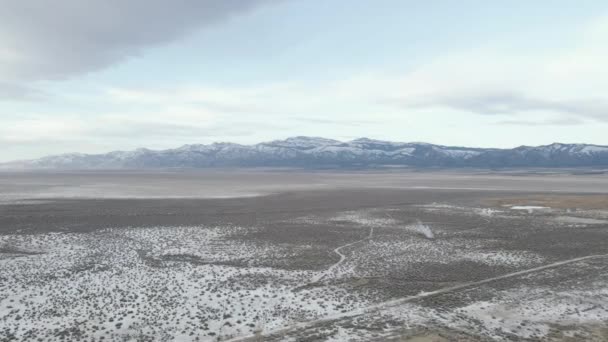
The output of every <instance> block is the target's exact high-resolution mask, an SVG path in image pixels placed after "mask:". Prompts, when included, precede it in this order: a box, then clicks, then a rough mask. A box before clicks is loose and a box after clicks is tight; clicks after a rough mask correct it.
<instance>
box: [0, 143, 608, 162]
mask: <svg viewBox="0 0 608 342" xmlns="http://www.w3.org/2000/svg"><path fill="white" fill-rule="evenodd" d="M393 165H395V166H411V167H480V168H503V167H579V166H608V146H598V145H588V144H559V143H555V144H551V145H546V146H537V147H530V146H521V147H517V148H513V149H495V148H468V147H454V146H441V145H432V144H426V143H399V142H390V141H382V140H372V139H367V138H361V139H356V140H351V141H346V142H342V141H337V140H332V139H325V138H315V137H293V138H288V139H285V140H276V141H271V142H264V143H259V144H255V145H239V144H233V143H214V144H210V145H184V146H182V147H179V148H175V149H168V150H160V151H156V150H149V149H144V148H141V149H137V150H135V151H126V152H125V151H115V152H110V153H105V154H81V153H70V154H62V155H56V156H48V157H44V158H40V159H36V160H29V161H20V162H11V163H5V164H2V165H1V166H2V167H3V168H26V169H126V168H171V167H192V168H206V167H254V166H282V167H375V166H393Z"/></svg>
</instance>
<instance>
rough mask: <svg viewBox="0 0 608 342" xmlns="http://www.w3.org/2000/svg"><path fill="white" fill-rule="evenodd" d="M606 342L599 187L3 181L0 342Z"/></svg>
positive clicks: (234, 174) (558, 178)
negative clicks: (512, 341) (514, 341)
mask: <svg viewBox="0 0 608 342" xmlns="http://www.w3.org/2000/svg"><path fill="white" fill-rule="evenodd" d="M79 340H81V341H228V340H230V341H511V340H516V341H583V340H584V341H607V340H608V175H606V174H604V173H602V172H589V171H581V170H558V171H552V172H547V171H543V170H540V171H530V170H520V171H517V170H511V171H502V172H490V171H475V170H468V171H424V172H416V171H403V170H395V171H373V172H372V171H350V172H332V171H295V170H209V171H150V172H141V171H120V172H119V171H107V172H37V173H34V172H3V173H0V341H79Z"/></svg>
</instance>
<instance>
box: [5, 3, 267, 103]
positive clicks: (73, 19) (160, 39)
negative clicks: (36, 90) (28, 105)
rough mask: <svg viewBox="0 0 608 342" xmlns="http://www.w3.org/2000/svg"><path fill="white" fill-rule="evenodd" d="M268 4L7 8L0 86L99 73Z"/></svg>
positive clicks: (30, 5) (18, 5) (21, 5)
mask: <svg viewBox="0 0 608 342" xmlns="http://www.w3.org/2000/svg"><path fill="white" fill-rule="evenodd" d="M268 1H269V0H175V1H166V0H91V1H81V0H57V1H53V2H52V3H46V2H45V3H42V2H40V1H37V0H19V1H14V0H0V8H1V9H2V10H0V41H1V42H2V46H0V82H4V83H6V84H9V85H14V88H12V89H11V87H7V86H5V87H3V88H4V92H5V93H9V92H10V91H17V90H18V89H19V84H27V83H28V82H32V81H39V80H55V79H66V78H70V77H74V76H78V75H81V74H85V73H89V72H93V71H98V70H101V69H104V68H107V67H108V66H111V65H113V64H116V63H120V62H123V61H125V60H126V59H128V58H131V57H134V56H138V55H140V54H141V53H142V52H143V51H144V49H146V48H148V47H151V46H156V45H161V44H165V43H168V42H171V41H174V40H176V39H179V38H180V37H183V36H184V35H186V34H188V33H190V32H192V31H194V30H196V29H200V28H204V27H207V26H210V25H213V24H216V23H218V22H221V21H225V20H228V19H229V18H231V17H233V16H235V15H237V14H240V13H243V12H246V11H248V10H251V9H252V8H254V7H255V6H258V5H260V4H262V3H264V2H268ZM0 91H2V89H1V88H0Z"/></svg>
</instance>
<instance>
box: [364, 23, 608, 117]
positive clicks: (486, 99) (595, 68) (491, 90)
mask: <svg viewBox="0 0 608 342" xmlns="http://www.w3.org/2000/svg"><path fill="white" fill-rule="evenodd" d="M606 41H608V16H604V17H599V18H598V19H597V20H595V21H594V22H592V23H590V24H589V25H588V26H587V27H585V28H584V29H581V30H580V32H579V33H578V36H577V39H575V40H574V41H572V42H564V47H562V48H561V49H555V48H554V49H546V50H545V49H543V50H541V49H538V50H535V49H530V48H528V49H521V50H519V49H512V48H511V49H507V48H504V47H501V46H496V45H490V46H482V47H479V48H477V49H473V50H471V51H464V52H453V53H449V54H446V55H443V56H440V57H438V58H436V59H434V60H431V61H429V62H427V63H425V64H424V65H420V66H418V67H417V68H415V69H413V70H411V71H410V72H408V73H407V74H405V75H403V76H400V77H393V78H392V79H385V80H384V81H383V80H382V77H380V78H379V79H376V80H372V81H371V82H370V81H369V80H366V79H363V80H361V81H360V82H364V83H363V84H373V88H375V89H376V90H375V92H376V94H377V97H378V101H379V102H381V103H386V104H391V105H396V106H398V107H401V108H405V109H407V110H412V109H421V108H422V109H425V108H430V109H439V110H441V109H444V110H445V109H449V110H452V111H456V112H463V111H464V112H470V113H476V114H481V115H503V116H517V115H532V114H534V113H541V112H543V113H544V112H550V113H553V114H554V115H555V117H561V116H564V115H566V116H576V117H578V118H586V119H592V120H597V121H604V122H608V93H606V91H605V89H608V63H606V62H605V61H606V60H608V45H606Z"/></svg>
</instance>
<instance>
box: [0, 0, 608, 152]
mask: <svg viewBox="0 0 608 342" xmlns="http://www.w3.org/2000/svg"><path fill="white" fill-rule="evenodd" d="M0 8H2V10H1V11H0V146H2V152H1V153H0V161H8V160H17V159H31V158H37V157H41V156H45V155H51V154H61V153H67V152H83V153H103V152H108V151H113V150H131V149H136V148H139V147H146V148H151V149H165V148H174V147H178V146H181V145H183V144H193V143H202V144H206V143H212V142H235V143H242V144H252V143H257V142H262V141H269V140H275V139H284V138H287V137H290V136H300V135H306V136H322V137H326V138H333V139H338V140H351V139H355V138H359V137H368V138H374V139H382V140H392V141H400V142H428V143H435V144H442V145H455V146H470V147H505V148H506V147H515V146H519V145H543V144H550V143H553V142H563V143H593V144H600V145H602V144H603V145H608V133H607V132H608V91H607V90H608V63H607V62H606V61H608V2H606V1H605V0H579V1H571V0H568V1H563V0H544V1H543V0H538V1H529V0H525V1H521V0H511V1H487V0H484V1H481V0H479V1H474V0H462V1H448V0H443V1H440V0H430V1H409V0H374V1H371V0H173V1H169V0H88V1H81V0H56V1H53V2H52V5H51V3H50V2H41V1H39V0H0Z"/></svg>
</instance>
